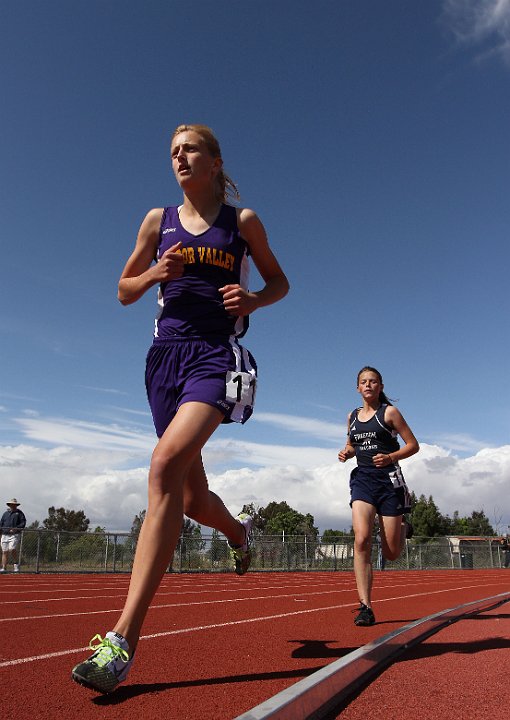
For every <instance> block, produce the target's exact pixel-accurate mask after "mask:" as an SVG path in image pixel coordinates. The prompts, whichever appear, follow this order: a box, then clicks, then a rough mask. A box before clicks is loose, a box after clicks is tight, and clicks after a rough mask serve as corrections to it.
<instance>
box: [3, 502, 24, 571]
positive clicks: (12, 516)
mask: <svg viewBox="0 0 510 720" xmlns="http://www.w3.org/2000/svg"><path fill="white" fill-rule="evenodd" d="M7 507H8V508H9V509H8V510H6V511H5V512H4V514H3V515H2V519H1V520H0V532H1V537H0V544H1V545H2V567H0V572H2V573H4V572H5V571H6V570H7V563H8V562H9V559H11V561H12V562H13V564H14V572H19V564H18V563H19V558H18V546H19V541H20V538H21V531H22V530H23V528H24V527H25V525H26V524H27V521H26V518H25V515H24V513H23V511H22V510H20V509H19V502H18V501H17V500H16V498H12V500H9V501H8V502H7Z"/></svg>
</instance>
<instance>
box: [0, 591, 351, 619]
mask: <svg viewBox="0 0 510 720" xmlns="http://www.w3.org/2000/svg"><path fill="white" fill-rule="evenodd" d="M355 590H356V588H355V587H352V588H346V589H345V590H324V591H323V592H312V593H290V594H287V595H258V596H254V595H251V596H250V597H246V598H218V600H196V601H193V602H183V603H168V604H166V605H151V606H150V608H149V610H161V609H164V608H180V607H184V608H187V607H191V606H192V605H218V604H221V605H224V604H225V603H237V602H253V601H254V600H257V601H258V600H280V599H286V598H296V597H301V596H304V600H306V598H307V597H311V596H317V595H333V594H336V593H344V592H354V591H355ZM111 612H122V608H114V609H109V610H90V611H86V612H74V613H54V614H51V615H26V616H25V617H11V618H0V622H16V621H17V620H48V619H51V618H63V617H75V616H76V615H100V614H101V613H111Z"/></svg>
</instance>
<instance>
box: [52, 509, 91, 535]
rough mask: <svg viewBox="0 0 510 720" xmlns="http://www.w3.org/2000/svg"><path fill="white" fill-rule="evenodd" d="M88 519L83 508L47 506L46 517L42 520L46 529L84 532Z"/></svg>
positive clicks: (86, 528) (87, 525) (88, 522)
mask: <svg viewBox="0 0 510 720" xmlns="http://www.w3.org/2000/svg"><path fill="white" fill-rule="evenodd" d="M89 524H90V520H89V519H88V518H87V517H85V513H84V512H83V510H66V509H65V508H63V507H61V508H57V509H55V508H54V507H53V506H52V507H50V508H48V517H47V518H46V519H45V520H43V526H44V527H45V528H46V530H53V531H54V532H64V531H66V532H86V531H87V530H88V527H89Z"/></svg>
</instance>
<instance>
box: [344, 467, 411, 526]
mask: <svg viewBox="0 0 510 720" xmlns="http://www.w3.org/2000/svg"><path fill="white" fill-rule="evenodd" d="M349 485H350V488H351V502H350V505H351V507H352V503H353V502H354V500H363V501H364V502H367V503H370V505H373V506H374V507H375V509H376V511H377V514H378V515H383V516H384V517H397V516H398V515H403V514H404V513H408V512H410V510H411V498H410V495H409V490H408V488H407V485H406V483H405V480H404V476H403V475H402V471H401V470H400V467H399V466H396V467H394V469H393V470H390V471H388V470H385V469H384V468H377V467H375V466H374V467H369V466H365V465H361V466H360V467H356V468H354V470H353V471H352V472H351V479H350V482H349Z"/></svg>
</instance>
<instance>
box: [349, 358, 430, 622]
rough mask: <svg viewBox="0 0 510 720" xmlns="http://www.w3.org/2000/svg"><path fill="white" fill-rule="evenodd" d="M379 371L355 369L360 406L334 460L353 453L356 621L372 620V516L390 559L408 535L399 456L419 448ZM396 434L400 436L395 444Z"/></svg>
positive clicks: (405, 496)
mask: <svg viewBox="0 0 510 720" xmlns="http://www.w3.org/2000/svg"><path fill="white" fill-rule="evenodd" d="M383 388H384V385H383V381H382V376H381V373H380V372H379V371H378V370H376V369H375V368H372V367H364V368H363V369H362V370H360V371H359V373H358V380H357V389H358V392H359V393H360V394H361V397H362V398H363V407H361V408H357V409H356V410H353V412H352V413H349V416H348V418H347V443H346V445H345V448H344V449H343V450H340V452H339V453H338V459H339V460H340V462H345V461H346V460H348V459H349V458H352V457H354V456H356V460H357V465H358V466H357V467H356V468H354V470H353V471H352V473H351V479H350V489H351V508H352V526H353V529H354V573H355V576H356V586H357V588H358V593H359V598H360V608H359V610H358V611H357V612H358V614H357V616H356V619H355V620H354V622H355V624H356V625H373V624H374V623H375V616H374V612H373V610H372V599H371V595H372V580H373V572H372V535H373V529H374V521H375V516H376V515H378V516H379V532H380V536H381V545H382V552H383V555H384V557H385V558H386V559H387V560H396V558H398V556H399V555H400V553H401V551H402V548H403V546H404V542H405V538H406V537H410V536H411V533H412V528H411V526H410V523H408V522H407V520H405V518H404V517H403V516H404V513H406V512H409V510H410V509H411V508H410V505H409V492H408V489H407V485H406V483H405V480H404V476H403V475H402V471H401V469H400V465H399V460H403V459H404V458H408V457H410V456H411V455H414V454H415V453H417V452H418V450H419V449H420V447H419V445H418V441H417V440H416V438H415V437H414V435H413V432H412V430H411V428H410V427H409V425H408V424H407V423H406V421H405V420H404V418H403V417H402V415H401V413H400V412H399V410H397V408H396V407H395V406H394V405H392V404H391V402H390V401H389V399H388V398H387V396H386V395H385V393H384V391H383ZM397 435H400V437H401V438H402V440H403V441H404V446H403V447H400V445H399V443H398V440H397Z"/></svg>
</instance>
